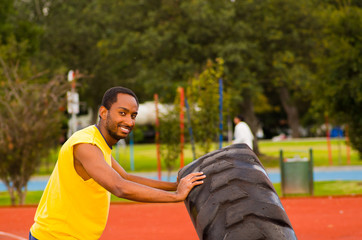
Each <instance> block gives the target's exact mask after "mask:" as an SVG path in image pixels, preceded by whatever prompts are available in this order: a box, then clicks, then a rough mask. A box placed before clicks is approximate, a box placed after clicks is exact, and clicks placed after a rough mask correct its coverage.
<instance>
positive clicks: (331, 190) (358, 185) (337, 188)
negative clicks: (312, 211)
mask: <svg viewBox="0 0 362 240" xmlns="http://www.w3.org/2000/svg"><path fill="white" fill-rule="evenodd" d="M274 187H275V190H276V191H277V193H278V195H279V196H281V186H280V183H276V184H274ZM42 193H43V191H29V192H28V193H27V195H26V201H25V204H38V203H39V201H40V198H41V195H42ZM361 194H362V182H361V181H326V182H315V183H314V196H346V195H361ZM111 200H112V202H130V201H129V200H126V199H120V198H117V197H115V196H113V195H112V197H111ZM6 205H10V197H9V194H8V193H7V192H0V206H6Z"/></svg>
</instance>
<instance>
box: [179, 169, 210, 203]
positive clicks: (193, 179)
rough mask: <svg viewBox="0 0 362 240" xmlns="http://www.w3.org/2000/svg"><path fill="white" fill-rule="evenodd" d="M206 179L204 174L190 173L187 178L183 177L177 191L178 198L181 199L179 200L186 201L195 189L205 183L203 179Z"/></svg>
mask: <svg viewBox="0 0 362 240" xmlns="http://www.w3.org/2000/svg"><path fill="white" fill-rule="evenodd" d="M205 177H206V176H205V175H204V173H202V172H195V173H190V174H189V175H187V176H186V177H183V178H182V179H181V180H180V182H179V184H178V186H177V191H176V194H177V196H178V197H179V198H180V199H179V200H180V201H183V200H185V199H186V197H187V195H188V194H189V192H190V191H191V189H192V188H193V187H195V186H197V185H200V184H203V183H204V181H201V179H204V178H205Z"/></svg>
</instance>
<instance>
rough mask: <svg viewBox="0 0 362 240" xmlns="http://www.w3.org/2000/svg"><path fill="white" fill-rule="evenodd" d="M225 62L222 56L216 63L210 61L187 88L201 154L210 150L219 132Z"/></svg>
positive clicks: (193, 125)
mask: <svg viewBox="0 0 362 240" xmlns="http://www.w3.org/2000/svg"><path fill="white" fill-rule="evenodd" d="M223 64H224V61H223V60H222V59H220V58H218V59H216V63H213V62H212V61H208V63H207V65H206V67H205V70H204V71H203V72H202V73H201V74H200V75H199V76H197V77H195V78H192V79H191V80H190V86H189V87H188V88H187V98H188V102H189V105H190V115H191V119H192V120H191V124H192V128H193V132H194V136H195V141H196V143H198V144H199V145H200V147H201V149H202V152H201V155H203V154H206V153H207V152H209V151H210V149H211V145H212V144H213V143H214V142H216V139H217V136H218V133H219V128H218V125H219V79H220V78H221V77H222V75H223V72H224V66H223Z"/></svg>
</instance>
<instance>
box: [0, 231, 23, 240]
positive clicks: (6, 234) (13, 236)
mask: <svg viewBox="0 0 362 240" xmlns="http://www.w3.org/2000/svg"><path fill="white" fill-rule="evenodd" d="M1 235H2V236H7V237H11V238H14V239H18V240H27V239H26V238H23V237H19V236H16V235H14V234H11V233H6V232H1V231H0V236H1Z"/></svg>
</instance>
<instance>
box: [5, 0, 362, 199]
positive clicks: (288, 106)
mask: <svg viewBox="0 0 362 240" xmlns="http://www.w3.org/2000/svg"><path fill="white" fill-rule="evenodd" d="M0 6H1V7H0V36H1V38H0V86H1V87H0V179H1V180H2V182H3V183H4V185H5V186H6V188H7V189H8V191H9V193H10V195H11V198H12V201H17V199H19V200H20V201H23V200H24V198H25V195H26V192H27V183H28V181H29V180H30V178H31V177H32V176H33V175H34V174H36V175H48V174H50V173H51V171H52V168H53V166H54V163H55V161H56V154H57V151H58V150H59V147H60V146H61V144H62V143H64V142H65V141H66V139H67V138H68V137H69V135H70V134H72V133H73V132H74V131H76V130H79V129H81V128H83V127H86V126H88V125H91V124H94V123H96V121H97V116H98V113H97V112H98V108H99V104H100V102H101V99H102V96H103V94H104V92H105V90H107V89H108V88H110V87H113V86H118V85H120V86H124V87H128V88H130V89H132V90H133V91H134V92H135V93H136V94H137V96H138V97H139V100H140V103H141V105H140V113H139V117H138V119H137V127H136V128H135V129H134V131H133V135H132V136H130V137H129V138H128V139H126V141H122V142H120V144H119V146H117V147H116V148H115V149H114V156H115V158H117V160H118V161H120V162H121V161H122V159H123V161H124V162H121V163H122V164H123V165H124V166H125V168H126V169H127V170H132V171H134V170H136V171H137V170H138V171H155V170H156V159H157V157H158V155H157V154H158V153H156V147H155V144H157V143H161V153H160V154H161V155H160V157H161V160H162V163H163V166H162V169H164V170H169V171H172V170H176V169H177V168H178V166H179V165H180V161H181V160H180V157H179V152H180V150H179V149H180V147H185V151H186V152H185V164H187V163H188V162H191V161H192V160H194V159H196V158H197V157H199V156H201V155H202V154H204V153H206V152H209V151H211V150H215V149H217V148H219V147H220V145H219V141H220V139H221V141H222V144H221V145H222V146H226V145H228V144H231V141H232V138H233V136H232V135H233V129H234V124H233V122H232V119H233V117H234V116H235V115H237V114H242V115H243V116H244V118H245V122H246V123H248V125H249V126H250V128H251V130H252V132H253V134H254V136H255V139H254V151H255V153H257V155H258V156H259V157H260V159H261V161H262V163H263V164H264V165H265V166H267V167H269V166H270V167H278V163H279V157H280V156H279V151H280V149H281V148H284V150H285V149H286V148H287V149H288V151H290V152H293V153H291V155H292V156H294V155H298V156H300V155H301V156H300V157H305V156H304V155H303V154H305V155H306V156H308V154H309V153H308V150H309V148H313V147H314V148H315V151H314V152H315V154H317V157H315V159H314V161H315V164H316V165H318V166H330V165H362V162H361V159H362V157H361V156H362V111H361V109H362V2H361V1H359V0H300V1H292V0H248V1H245V0H183V1H179V0H168V1H164V0H148V1H144V0H107V1H105V0H96V1H95V0H78V1H62V0H26V1H25V0H1V1H0ZM181 112H182V114H184V116H183V117H182V118H180V113H181ZM181 125H183V126H182V127H181ZM180 134H184V135H185V142H180ZM130 143H132V144H138V147H140V149H136V150H135V154H136V153H137V150H138V152H140V153H141V154H144V155H137V156H135V155H132V154H133V151H134V150H133V148H130V146H131V145H130ZM184 144H185V145H184ZM283 144H286V145H288V146H289V148H288V147H286V145H283ZM318 144H319V145H318ZM180 145H181V146H180ZM136 146H137V145H136ZM147 149H151V150H147ZM318 149H320V152H319V153H318ZM147 151H151V153H150V152H147ZM295 152H297V153H295ZM318 154H319V155H318ZM137 159H141V160H137ZM132 161H134V162H132ZM142 161H145V163H144V164H143V163H142V164H141V162H142ZM147 161H148V162H151V164H150V163H146V162H147ZM138 163H139V165H137V164H138ZM134 164H136V167H135V166H134ZM148 165H150V166H148ZM16 193H17V194H16ZM12 194H13V195H12Z"/></svg>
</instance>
